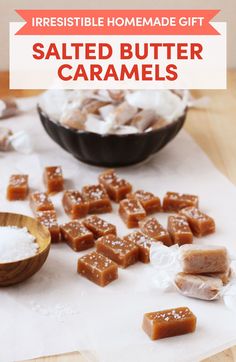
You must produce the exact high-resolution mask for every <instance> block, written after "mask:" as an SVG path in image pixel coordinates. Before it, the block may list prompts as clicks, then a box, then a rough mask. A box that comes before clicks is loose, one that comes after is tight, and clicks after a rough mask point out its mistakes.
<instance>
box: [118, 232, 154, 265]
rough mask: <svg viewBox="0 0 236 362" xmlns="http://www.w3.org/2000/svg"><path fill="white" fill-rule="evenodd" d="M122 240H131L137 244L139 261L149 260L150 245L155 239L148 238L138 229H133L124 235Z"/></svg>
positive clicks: (147, 261)
mask: <svg viewBox="0 0 236 362" xmlns="http://www.w3.org/2000/svg"><path fill="white" fill-rule="evenodd" d="M123 240H124V241H128V242H133V243H135V244H136V245H137V246H138V248H139V261H141V262H142V263H149V262H150V247H151V245H152V243H153V242H156V240H154V239H152V238H149V237H148V236H146V235H144V234H143V233H142V232H140V231H134V232H133V233H130V234H128V235H126V236H125V237H124V239H123Z"/></svg>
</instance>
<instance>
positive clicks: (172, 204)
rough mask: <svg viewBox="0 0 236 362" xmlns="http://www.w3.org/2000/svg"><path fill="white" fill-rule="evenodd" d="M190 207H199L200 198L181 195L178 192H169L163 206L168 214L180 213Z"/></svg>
mask: <svg viewBox="0 0 236 362" xmlns="http://www.w3.org/2000/svg"><path fill="white" fill-rule="evenodd" d="M188 206H194V207H198V196H196V195H188V194H180V193H178V192H167V193H166V194H165V196H164V199H163V205H162V207H163V211H166V212H172V211H175V212H178V211H179V210H181V209H183V208H185V207H188Z"/></svg>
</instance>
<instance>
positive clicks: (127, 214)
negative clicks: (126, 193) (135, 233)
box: [119, 199, 147, 228]
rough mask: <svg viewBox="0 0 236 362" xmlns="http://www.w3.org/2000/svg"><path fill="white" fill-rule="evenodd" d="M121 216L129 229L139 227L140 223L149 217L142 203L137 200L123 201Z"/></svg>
mask: <svg viewBox="0 0 236 362" xmlns="http://www.w3.org/2000/svg"><path fill="white" fill-rule="evenodd" d="M119 214H120V217H121V218H122V220H123V221H124V223H125V224H126V226H127V227H128V228H135V227H138V223H139V221H140V220H143V219H144V218H145V217H146V215H147V214H146V211H145V210H144V208H143V207H142V205H141V203H140V202H139V201H138V200H136V199H124V200H121V201H120V205H119Z"/></svg>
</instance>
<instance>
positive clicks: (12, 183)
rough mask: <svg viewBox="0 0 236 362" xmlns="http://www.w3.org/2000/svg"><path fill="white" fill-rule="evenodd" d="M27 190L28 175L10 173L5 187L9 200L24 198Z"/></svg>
mask: <svg viewBox="0 0 236 362" xmlns="http://www.w3.org/2000/svg"><path fill="white" fill-rule="evenodd" d="M28 192H29V187H28V175H12V176H11V177H10V180H9V184H8V187H7V199H8V200H9V201H15V200H25V199H26V197H27V195H28Z"/></svg>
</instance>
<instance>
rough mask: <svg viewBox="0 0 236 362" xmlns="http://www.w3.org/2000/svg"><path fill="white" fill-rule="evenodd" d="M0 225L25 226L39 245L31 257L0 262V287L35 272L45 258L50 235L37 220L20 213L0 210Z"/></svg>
mask: <svg viewBox="0 0 236 362" xmlns="http://www.w3.org/2000/svg"><path fill="white" fill-rule="evenodd" d="M0 226H16V227H18V228H24V227H26V228H27V230H28V232H29V233H30V234H32V235H33V236H34V237H35V242H37V243H38V246H39V248H38V251H37V253H36V254H35V255H33V256H31V257H28V258H26V259H23V260H18V261H12V262H5V263H1V262H0V287H6V286H9V285H13V284H17V283H20V282H23V281H24V280H26V279H28V278H30V277H31V276H32V275H34V274H35V273H37V271H38V270H39V269H40V268H41V267H42V266H43V264H44V263H45V261H46V259H47V256H48V253H49V250H50V244H51V236H50V233H49V231H48V230H47V229H46V228H45V227H44V226H42V225H41V224H40V223H39V222H38V221H37V220H35V219H33V218H32V217H29V216H25V215H20V214H13V213H7V212H0Z"/></svg>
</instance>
